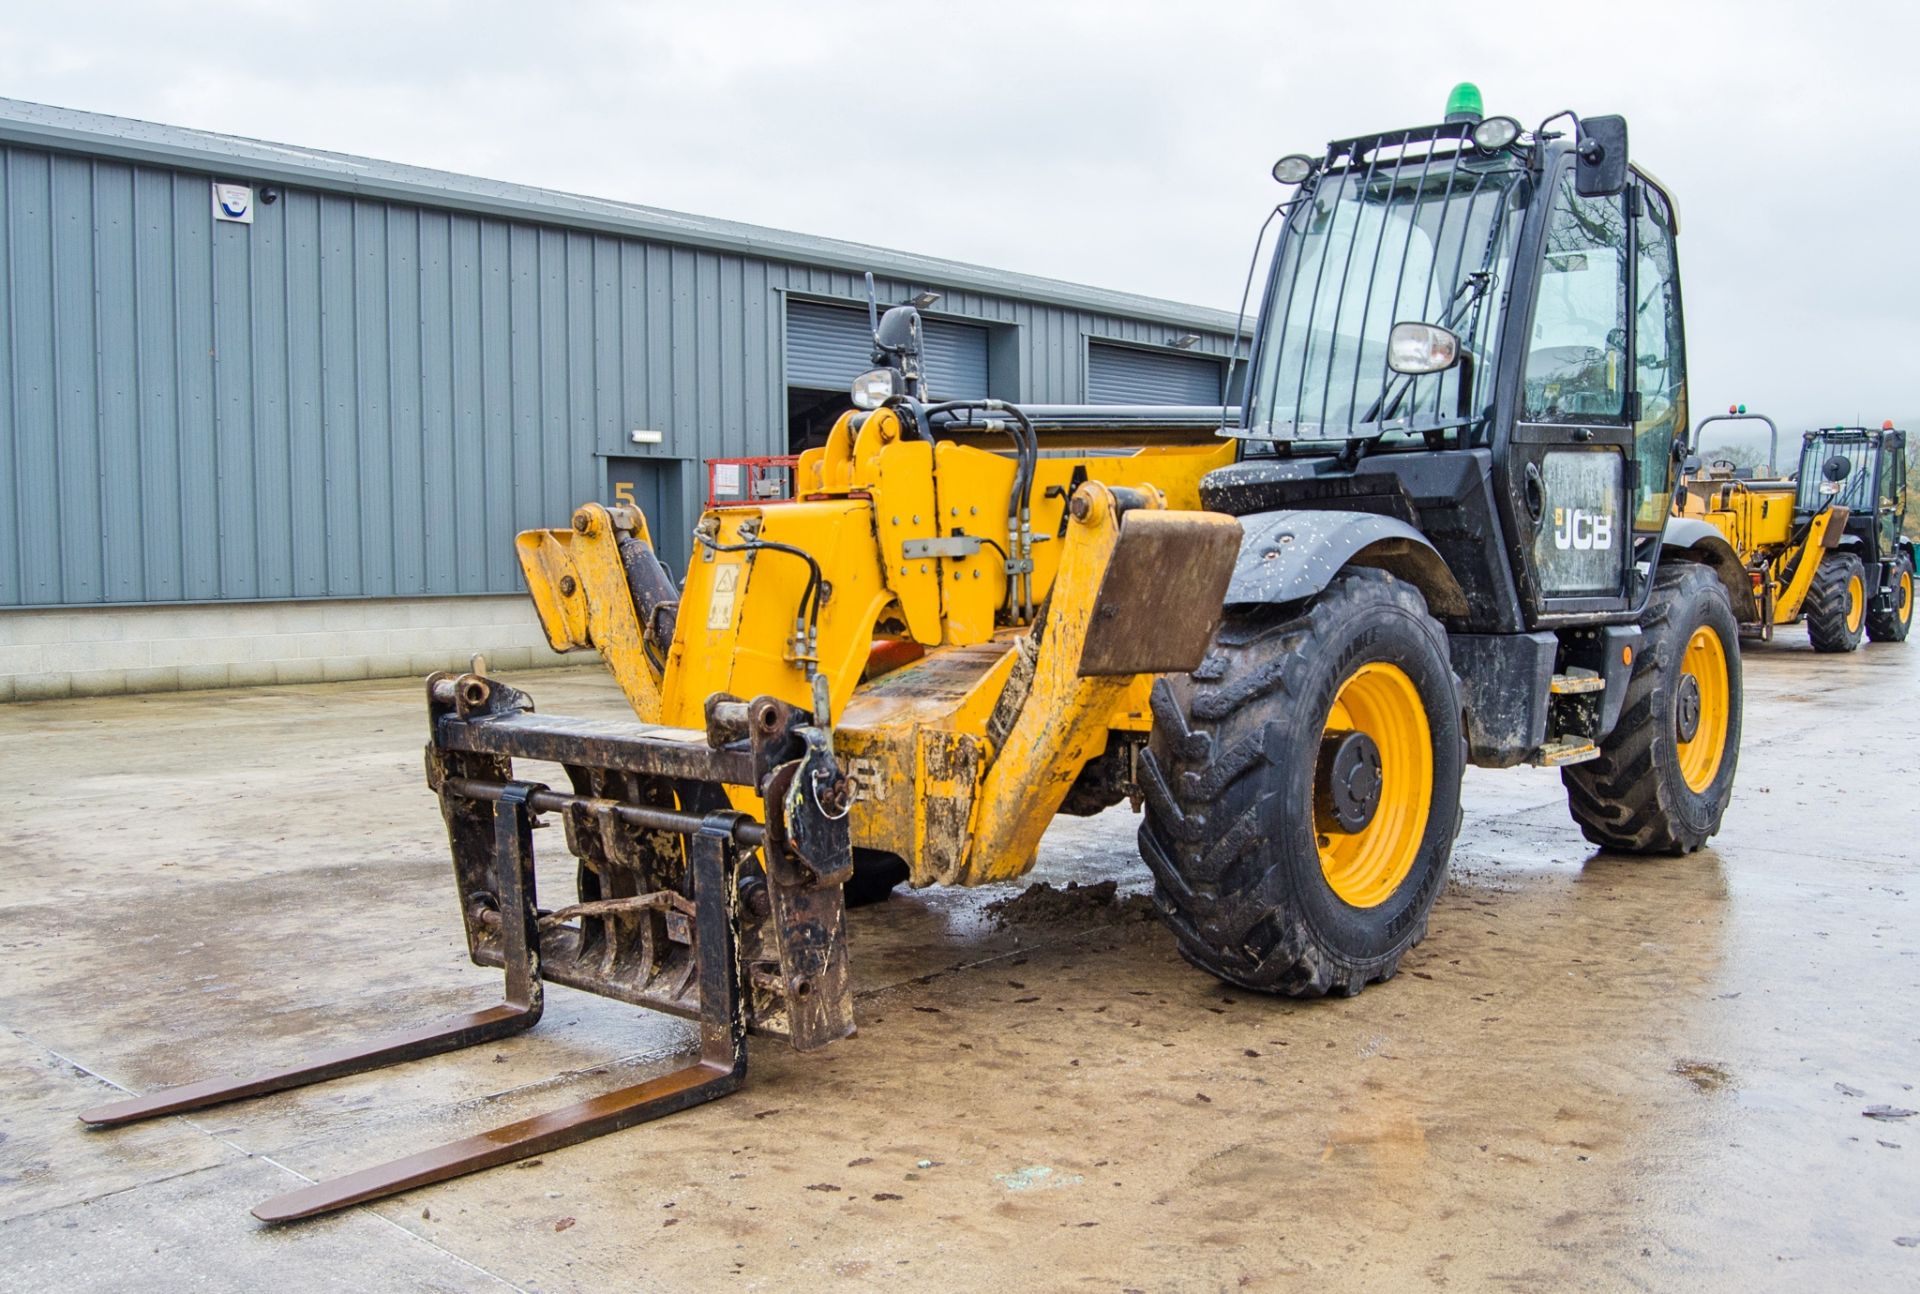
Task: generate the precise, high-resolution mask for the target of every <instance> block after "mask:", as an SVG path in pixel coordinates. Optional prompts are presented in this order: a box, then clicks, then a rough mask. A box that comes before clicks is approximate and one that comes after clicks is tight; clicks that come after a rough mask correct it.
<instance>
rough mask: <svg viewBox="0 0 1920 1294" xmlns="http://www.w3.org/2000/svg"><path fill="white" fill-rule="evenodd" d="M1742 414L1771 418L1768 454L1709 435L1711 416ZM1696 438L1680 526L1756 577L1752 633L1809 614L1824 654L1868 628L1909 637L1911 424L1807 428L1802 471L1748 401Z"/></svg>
mask: <svg viewBox="0 0 1920 1294" xmlns="http://www.w3.org/2000/svg"><path fill="white" fill-rule="evenodd" d="M1741 422H1749V423H1753V422H1757V423H1759V424H1761V425H1763V426H1765V427H1766V429H1767V446H1768V447H1767V451H1766V461H1765V463H1760V462H1757V461H1756V459H1757V454H1756V453H1754V452H1752V451H1751V449H1750V447H1749V446H1746V445H1743V444H1741V443H1740V442H1739V441H1738V440H1736V439H1733V438H1730V437H1727V436H1725V435H1724V434H1723V435H1719V436H1716V437H1715V438H1714V440H1713V441H1712V443H1711V444H1709V442H1708V440H1707V438H1706V433H1707V431H1708V428H1709V427H1710V426H1712V425H1713V424H1734V423H1741ZM1713 429H1714V430H1715V431H1716V432H1725V431H1727V430H1730V428H1728V427H1724V426H1720V427H1714V428H1713ZM1693 446H1694V448H1693V452H1692V453H1691V454H1690V455H1689V456H1688V457H1687V459H1686V461H1685V463H1683V464H1682V473H1681V482H1680V486H1679V488H1678V489H1676V490H1675V491H1674V514H1675V516H1676V518H1677V519H1676V521H1675V522H1674V523H1673V528H1672V531H1671V533H1672V534H1673V535H1675V536H1678V535H1681V534H1685V535H1687V536H1689V537H1690V538H1691V539H1692V541H1693V542H1695V543H1696V544H1698V545H1699V548H1700V550H1701V551H1703V552H1711V553H1713V554H1714V556H1715V560H1716V561H1717V562H1718V563H1719V565H1720V566H1721V567H1722V569H1723V570H1724V571H1725V573H1726V574H1727V575H1728V577H1729V578H1732V577H1733V572H1734V568H1735V567H1738V568H1739V569H1740V571H1741V572H1742V574H1743V575H1744V576H1745V578H1747V579H1748V580H1749V581H1750V582H1751V585H1752V588H1753V618H1752V619H1750V620H1749V619H1743V620H1742V621H1741V624H1740V629H1741V632H1742V633H1744V634H1747V635H1749V636H1752V637H1757V638H1761V639H1769V638H1772V637H1773V630H1774V626H1776V625H1790V624H1796V623H1798V622H1799V621H1801V620H1805V621H1806V623H1807V639H1808V641H1809V642H1811V643H1812V644H1813V649H1814V650H1815V651H1817V652H1850V651H1857V650H1859V647H1860V640H1861V637H1862V635H1863V634H1864V636H1866V637H1868V638H1871V639H1873V640H1874V641H1875V642H1904V641H1905V640H1906V637H1907V631H1908V630H1909V629H1910V628H1911V627H1912V625H1913V569H1914V546H1913V544H1912V543H1911V542H1910V541H1909V540H1907V539H1906V538H1905V537H1904V535H1903V534H1902V527H1903V526H1904V525H1905V524H1906V517H1907V433H1906V432H1904V431H1900V430H1898V429H1896V428H1895V427H1894V425H1893V424H1892V423H1891V422H1887V423H1884V424H1882V425H1881V426H1880V427H1879V428H1878V429H1873V430H1869V429H1868V428H1865V427H1819V428H1816V429H1814V430H1812V431H1809V432H1807V433H1805V435H1803V436H1802V437H1801V446H1800V460H1799V470H1798V472H1797V473H1795V474H1794V475H1785V474H1783V473H1782V472H1781V471H1780V469H1779V467H1778V458H1779V452H1780V432H1779V429H1778V428H1776V427H1775V426H1774V425H1773V420H1772V419H1771V418H1768V417H1766V416H1765V415H1764V414H1758V413H1748V412H1747V411H1746V406H1744V405H1738V406H1735V407H1734V408H1733V409H1730V410H1729V411H1728V412H1727V413H1724V414H1715V415H1714V416H1713V417H1711V418H1703V419H1701V420H1700V425H1699V426H1698V427H1696V428H1695V429H1694V436H1693ZM1708 527H1711V529H1712V531H1713V532H1715V534H1717V536H1718V538H1719V539H1720V540H1723V541H1724V542H1723V543H1719V542H1715V537H1714V534H1710V533H1708V530H1707V528H1708Z"/></svg>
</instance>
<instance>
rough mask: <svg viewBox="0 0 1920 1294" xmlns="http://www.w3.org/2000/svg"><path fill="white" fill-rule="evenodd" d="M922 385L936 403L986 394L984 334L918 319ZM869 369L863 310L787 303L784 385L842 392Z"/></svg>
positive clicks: (868, 341) (870, 357) (979, 330)
mask: <svg viewBox="0 0 1920 1294" xmlns="http://www.w3.org/2000/svg"><path fill="white" fill-rule="evenodd" d="M920 323H921V328H922V331H921V339H922V341H923V342H924V343H925V345H926V351H927V355H926V360H927V385H928V386H929V387H931V388H932V390H933V395H934V397H935V398H936V399H940V400H954V399H959V398H962V397H965V396H980V395H986V394H988V391H987V330H986V329H985V328H977V327H974V326H972V325H970V324H960V323H952V322H950V321H948V320H945V319H927V318H925V317H922V319H921V321H920ZM872 367H873V336H872V334H871V333H869V332H868V331H867V314H866V311H864V310H849V309H847V308H846V307H844V306H829V305H821V304H820V303H819V302H817V301H790V302H788V303H787V385H788V386H809V387H817V388H820V389H822V390H830V391H842V390H845V389H846V388H847V386H848V384H849V383H851V382H852V381H853V379H854V378H856V377H859V376H860V375H861V374H862V373H864V372H866V371H867V370H868V369H870V368H872Z"/></svg>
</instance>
